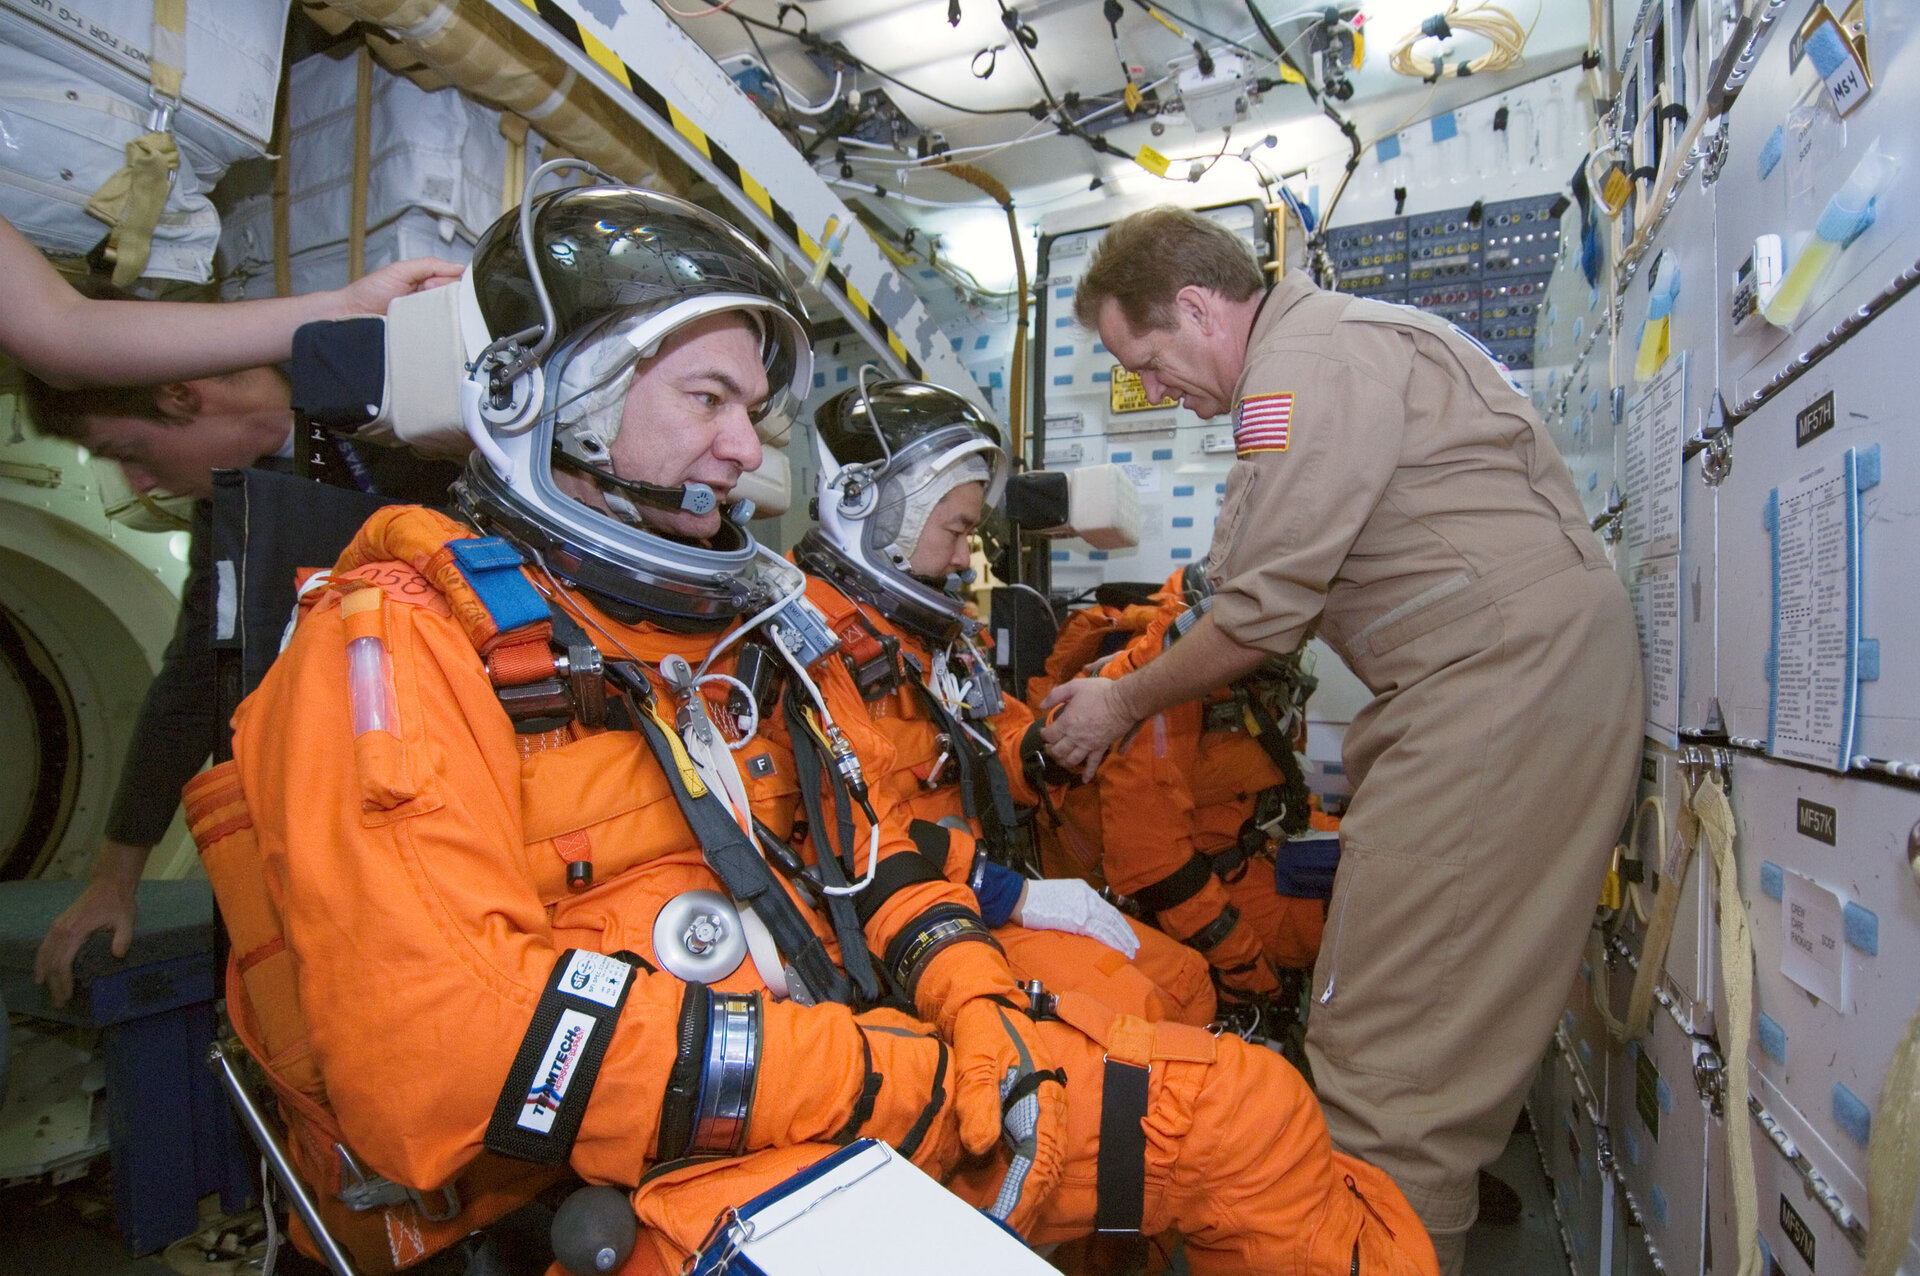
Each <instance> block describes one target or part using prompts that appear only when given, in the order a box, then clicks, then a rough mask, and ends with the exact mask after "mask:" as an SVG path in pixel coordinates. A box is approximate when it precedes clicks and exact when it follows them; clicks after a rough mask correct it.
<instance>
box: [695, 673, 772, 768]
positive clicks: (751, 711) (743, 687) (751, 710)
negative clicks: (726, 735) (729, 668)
mask: <svg viewBox="0 0 1920 1276" xmlns="http://www.w3.org/2000/svg"><path fill="white" fill-rule="evenodd" d="M711 682H724V683H725V684H727V685H728V686H729V687H732V688H734V689H735V690H736V691H738V692H739V693H740V696H741V699H743V700H745V701H746V704H747V721H746V725H745V726H742V725H741V724H740V723H738V722H735V723H734V728H735V729H736V730H737V731H739V732H740V738H739V739H738V740H729V741H727V748H729V749H731V750H732V751H733V752H735V753H738V752H739V751H740V750H742V749H744V748H746V747H747V746H748V745H749V744H752V743H753V737H754V735H755V733H756V732H758V731H759V730H760V706H759V704H758V703H756V702H755V700H754V698H753V689H752V688H751V687H749V686H747V684H746V683H744V682H742V681H740V680H739V679H738V678H736V677H734V676H733V675H732V674H730V673H709V674H702V675H700V676H699V677H696V678H695V679H694V680H693V688H694V690H695V691H698V690H699V689H700V688H702V687H704V686H706V685H707V684H708V683H711Z"/></svg>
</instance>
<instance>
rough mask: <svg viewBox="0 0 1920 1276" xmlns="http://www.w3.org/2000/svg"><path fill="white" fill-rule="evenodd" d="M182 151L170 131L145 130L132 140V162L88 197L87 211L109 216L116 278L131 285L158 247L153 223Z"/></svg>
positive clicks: (109, 243)
mask: <svg viewBox="0 0 1920 1276" xmlns="http://www.w3.org/2000/svg"><path fill="white" fill-rule="evenodd" d="M179 164H180V152H179V151H178V150H177V149H176V148H175V147H174V144H173V137H172V135H171V134H168V133H142V134H141V135H140V136H139V137H136V138H134V139H133V140H132V141H131V142H128V143H127V162H126V166H125V167H123V168H119V169H116V170H114V172H113V175H112V176H110V177H108V178H107V180H106V181H104V182H102V183H101V184H100V189H99V190H97V191H95V192H94V193H93V198H91V199H89V200H88V201H87V215H88V216H89V217H94V218H97V219H98V220H100V221H103V222H105V223H106V224H107V225H108V226H110V227H112V229H111V230H110V231H109V232H108V234H107V248H106V255H107V258H108V260H110V261H112V262H113V282H114V283H115V284H116V285H118V286H119V287H122V288H124V287H126V286H127V285H128V284H130V283H132V282H133V281H134V280H136V279H138V278H139V277H140V275H141V272H142V271H144V270H146V268H147V257H148V255H149V254H150V253H151V252H152V251H153V228H154V227H155V226H157V225H159V223H160V213H161V210H163V209H164V208H165V207H166V205H167V191H168V190H169V189H171V187H172V184H173V170H174V169H175V168H177V167H179Z"/></svg>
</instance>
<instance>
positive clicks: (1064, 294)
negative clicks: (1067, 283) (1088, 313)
mask: <svg viewBox="0 0 1920 1276" xmlns="http://www.w3.org/2000/svg"><path fill="white" fill-rule="evenodd" d="M1071 296H1073V289H1072V288H1071V287H1068V288H1055V289H1054V290H1053V299H1054V300H1055V301H1065V300H1066V299H1067V298H1068V297H1071Z"/></svg>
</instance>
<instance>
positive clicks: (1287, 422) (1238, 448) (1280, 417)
mask: <svg viewBox="0 0 1920 1276" xmlns="http://www.w3.org/2000/svg"><path fill="white" fill-rule="evenodd" d="M1292 429H1293V396H1292V395H1291V394H1256V395H1252V396H1250V397H1248V398H1245V399H1242V400H1240V402H1239V403H1237V404H1235V405H1234V409H1233V450H1234V453H1235V454H1236V455H1238V456H1239V457H1241V458H1242V459H1245V458H1246V457H1249V456H1252V455H1253V454H1254V453H1256V452H1284V451H1286V450H1287V436H1288V435H1289V434H1290V433H1291V431H1292Z"/></svg>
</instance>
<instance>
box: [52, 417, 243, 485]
mask: <svg viewBox="0 0 1920 1276" xmlns="http://www.w3.org/2000/svg"><path fill="white" fill-rule="evenodd" d="M85 444H86V448H87V450H88V451H90V452H92V453H93V454H94V455H95V456H99V457H104V458H105V459H107V460H109V461H116V462H118V463H119V465H120V472H121V473H122V474H124V475H126V479H127V486H129V487H131V488H132V489H133V490H134V491H135V492H138V493H140V494H141V495H146V494H148V493H157V494H162V495H168V496H189V497H192V498H193V499H195V500H205V499H207V498H208V497H210V496H212V495H213V472H214V470H216V469H243V468H245V467H246V466H249V465H252V464H253V463H254V462H255V461H257V460H259V459H260V458H261V457H262V456H263V455H265V453H264V452H262V451H261V443H260V438H259V435H258V433H257V432H256V431H254V430H253V429H251V428H250V427H249V426H248V425H247V424H246V423H245V422H244V421H242V420H240V419H238V418H236V417H232V416H225V415H201V416H197V417H192V418H188V419H184V420H182V419H177V418H176V419H169V420H165V421H150V420H147V419H146V418H144V417H108V416H97V417H89V418H87V429H86V438H85ZM271 450H272V449H271V448H269V449H268V451H271Z"/></svg>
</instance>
